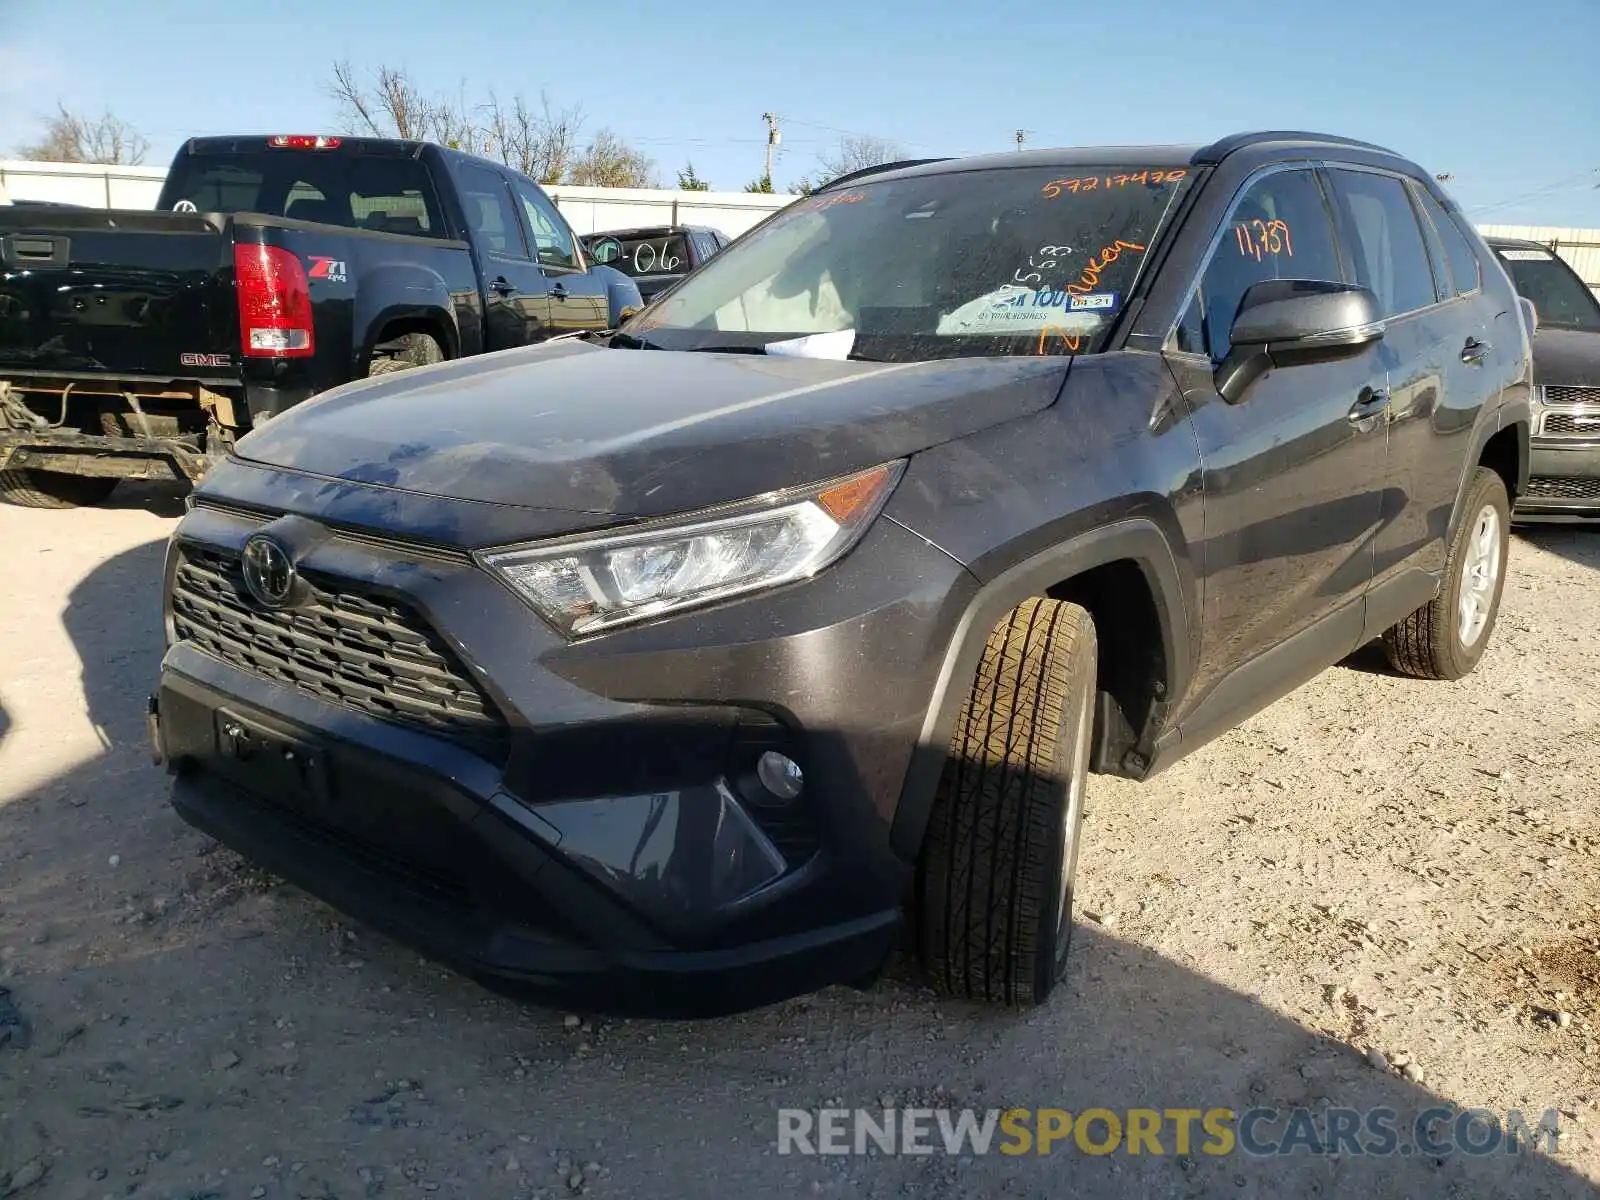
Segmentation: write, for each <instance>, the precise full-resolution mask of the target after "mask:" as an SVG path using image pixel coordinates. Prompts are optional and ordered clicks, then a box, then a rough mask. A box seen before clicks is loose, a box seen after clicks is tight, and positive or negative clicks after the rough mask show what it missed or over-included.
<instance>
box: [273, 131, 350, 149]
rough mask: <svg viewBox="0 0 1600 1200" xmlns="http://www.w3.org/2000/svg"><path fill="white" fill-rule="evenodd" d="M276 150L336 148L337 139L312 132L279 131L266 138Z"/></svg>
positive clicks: (337, 144)
mask: <svg viewBox="0 0 1600 1200" xmlns="http://www.w3.org/2000/svg"><path fill="white" fill-rule="evenodd" d="M267 145H269V146H271V147H273V148H274V149H276V150H337V149H338V148H339V139H338V138H336V137H327V136H325V135H319V134H313V133H280V134H278V135H277V136H276V137H270V138H268V139H267Z"/></svg>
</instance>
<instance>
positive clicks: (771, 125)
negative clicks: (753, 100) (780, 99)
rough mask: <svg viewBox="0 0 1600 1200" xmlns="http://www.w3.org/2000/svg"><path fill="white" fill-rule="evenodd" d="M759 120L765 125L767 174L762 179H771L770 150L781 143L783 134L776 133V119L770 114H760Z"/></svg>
mask: <svg viewBox="0 0 1600 1200" xmlns="http://www.w3.org/2000/svg"><path fill="white" fill-rule="evenodd" d="M761 119H762V120H763V121H765V122H766V123H767V173H766V174H765V175H763V176H762V178H763V179H767V180H771V178H772V150H773V147H774V146H776V145H777V144H778V143H779V142H781V141H783V134H781V133H779V132H778V118H777V117H776V116H775V115H774V114H772V113H769V112H767V113H762V114H761Z"/></svg>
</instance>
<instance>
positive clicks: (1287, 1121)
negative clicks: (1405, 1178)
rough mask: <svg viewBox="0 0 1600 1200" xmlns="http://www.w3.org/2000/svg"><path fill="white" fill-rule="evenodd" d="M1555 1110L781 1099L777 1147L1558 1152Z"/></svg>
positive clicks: (792, 1150)
mask: <svg viewBox="0 0 1600 1200" xmlns="http://www.w3.org/2000/svg"><path fill="white" fill-rule="evenodd" d="M1559 1120H1560V1116H1559V1113H1558V1111H1557V1110H1556V1109H1553V1108H1552V1109H1546V1110H1545V1111H1544V1112H1543V1113H1542V1114H1541V1115H1540V1116H1539V1117H1538V1118H1537V1119H1536V1120H1534V1121H1532V1122H1530V1121H1529V1120H1528V1119H1527V1118H1525V1117H1524V1115H1523V1114H1522V1112H1521V1111H1519V1110H1515V1109H1513V1110H1511V1111H1509V1112H1507V1113H1505V1114H1504V1116H1502V1115H1500V1114H1498V1113H1495V1112H1492V1111H1490V1110H1489V1109H1486V1108H1469V1109H1456V1108H1451V1107H1445V1106H1442V1105H1441V1106H1438V1107H1434V1108H1426V1109H1423V1110H1422V1111H1421V1112H1418V1113H1416V1114H1414V1115H1402V1114H1401V1113H1399V1112H1397V1111H1396V1110H1395V1109H1392V1108H1366V1109H1358V1108H1324V1109H1320V1110H1319V1111H1317V1112H1315V1113H1313V1112H1312V1110H1310V1109H1308V1108H1291V1109H1275V1108H1252V1109H1246V1110H1245V1111H1243V1112H1238V1111H1236V1110H1234V1109H1231V1108H1204V1109H1202V1108H1128V1109H1116V1110H1113V1109H1110V1108H1086V1109H1082V1110H1080V1111H1078V1112H1072V1111H1070V1110H1068V1109H1065V1108H1037V1109H1031V1108H1007V1109H998V1108H991V1109H973V1108H877V1109H874V1108H820V1109H807V1108H781V1109H779V1110H778V1153H779V1154H804V1155H818V1154H828V1155H847V1154H872V1153H876V1154H946V1155H952V1156H956V1155H964V1154H971V1155H984V1154H995V1153H998V1154H1011V1155H1018V1154H1055V1153H1076V1154H1089V1155H1105V1154H1119V1153H1120V1154H1145V1155H1168V1154H1171V1155H1189V1154H1208V1155H1229V1154H1240V1153H1243V1154H1246V1155H1249V1156H1251V1157H1256V1158H1266V1157H1272V1156H1275V1155H1293V1154H1304V1155H1335V1154H1337V1155H1351V1156H1356V1157H1363V1156H1370V1157H1387V1156H1392V1155H1399V1156H1401V1157H1410V1156H1411V1155H1423V1156H1429V1157H1435V1158H1444V1157H1447V1156H1450V1155H1466V1156H1469V1157H1482V1156H1485V1155H1491V1154H1522V1153H1525V1152H1528V1151H1536V1152H1543V1153H1547V1154H1555V1153H1556V1152H1557V1151H1558V1150H1559V1143H1560V1126H1559Z"/></svg>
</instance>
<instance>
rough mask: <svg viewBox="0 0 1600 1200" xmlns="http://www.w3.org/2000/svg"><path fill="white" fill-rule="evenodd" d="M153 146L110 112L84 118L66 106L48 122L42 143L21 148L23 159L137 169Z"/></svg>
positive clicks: (41, 137)
mask: <svg viewBox="0 0 1600 1200" xmlns="http://www.w3.org/2000/svg"><path fill="white" fill-rule="evenodd" d="M149 150H150V143H149V142H148V141H146V140H145V139H144V138H143V137H142V136H141V135H140V133H139V131H138V130H136V129H135V128H134V127H133V126H132V125H130V124H128V123H127V122H126V121H124V120H123V119H122V118H121V117H119V116H117V115H116V114H115V113H113V112H112V111H111V110H110V109H107V110H106V111H105V112H104V113H102V114H101V115H100V116H99V117H82V116H79V115H78V114H77V113H75V112H72V111H71V110H69V109H68V108H67V106H66V105H64V104H57V105H56V112H55V115H54V116H50V117H46V118H45V119H44V131H43V133H41V134H40V136H39V140H38V141H36V142H29V143H27V144H26V145H22V146H18V147H17V153H18V154H19V155H21V156H22V157H23V158H32V159H40V160H42V161H45V162H67V163H107V164H111V165H115V166H137V165H138V164H140V163H142V162H143V161H144V156H145V155H146V154H147V153H149Z"/></svg>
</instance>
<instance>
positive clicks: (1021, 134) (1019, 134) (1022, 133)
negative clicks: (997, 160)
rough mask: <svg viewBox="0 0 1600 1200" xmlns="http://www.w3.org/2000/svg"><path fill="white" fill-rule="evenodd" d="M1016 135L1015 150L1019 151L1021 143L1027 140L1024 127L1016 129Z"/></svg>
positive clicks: (1026, 132)
mask: <svg viewBox="0 0 1600 1200" xmlns="http://www.w3.org/2000/svg"><path fill="white" fill-rule="evenodd" d="M1016 137H1017V150H1018V152H1019V153H1020V152H1021V150H1022V143H1023V142H1025V141H1027V140H1028V131H1027V130H1026V129H1019V130H1017V133H1016Z"/></svg>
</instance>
